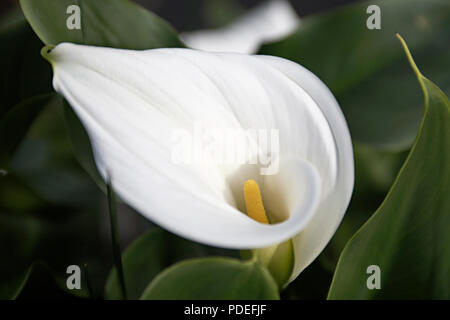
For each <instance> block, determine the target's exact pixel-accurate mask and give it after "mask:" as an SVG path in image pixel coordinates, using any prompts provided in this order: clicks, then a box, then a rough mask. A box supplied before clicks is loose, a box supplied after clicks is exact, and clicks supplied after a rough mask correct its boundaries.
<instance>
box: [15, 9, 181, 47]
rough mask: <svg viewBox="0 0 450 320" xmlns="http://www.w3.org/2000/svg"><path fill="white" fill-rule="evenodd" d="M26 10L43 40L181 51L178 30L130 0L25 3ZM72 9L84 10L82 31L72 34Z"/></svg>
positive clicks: (25, 12)
mask: <svg viewBox="0 0 450 320" xmlns="http://www.w3.org/2000/svg"><path fill="white" fill-rule="evenodd" d="M20 4H21V6H22V10H23V12H24V14H25V16H26V18H27V20H28V21H29V22H30V24H31V26H32V27H33V29H34V31H35V32H36V34H37V35H38V36H39V38H41V40H42V41H43V42H44V43H45V44H47V45H49V44H51V45H57V44H58V43H61V42H73V43H78V44H88V45H93V46H106V47H113V48H123V49H136V50H139V49H151V48H161V47H179V46H182V43H181V42H180V40H179V39H178V36H177V34H176V32H175V30H174V29H173V28H172V27H171V26H170V25H169V24H167V23H166V22H165V21H164V20H162V19H161V18H159V17H158V16H156V15H155V14H153V13H151V12H149V11H147V10H145V9H143V8H141V7H139V6H137V5H136V4H134V3H133V2H131V1H129V0H104V1H98V0H76V1H74V0H39V1H36V0H21V1H20ZM71 5H78V6H79V8H80V17H81V28H80V29H72V30H69V29H68V27H67V19H68V18H69V17H70V16H71V14H68V13H67V9H68V7H69V6H71Z"/></svg>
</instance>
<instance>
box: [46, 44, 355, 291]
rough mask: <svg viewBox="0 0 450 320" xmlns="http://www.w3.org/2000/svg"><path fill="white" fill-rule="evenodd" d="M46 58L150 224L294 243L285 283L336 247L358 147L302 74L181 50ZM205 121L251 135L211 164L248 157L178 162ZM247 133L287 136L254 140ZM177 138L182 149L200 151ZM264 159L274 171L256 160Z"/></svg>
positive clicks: (248, 242) (76, 50) (291, 66)
mask: <svg viewBox="0 0 450 320" xmlns="http://www.w3.org/2000/svg"><path fill="white" fill-rule="evenodd" d="M44 49H45V48H44ZM43 52H44V56H45V57H46V58H47V59H48V60H49V61H50V62H51V63H52V65H53V69H54V78H53V86H54V88H55V90H56V91H57V92H59V93H61V94H62V95H63V96H64V97H65V98H66V99H67V100H68V102H69V103H70V105H71V106H72V108H73V109H74V111H75V112H76V114H77V115H78V116H79V118H80V119H81V121H82V123H83V124H84V126H85V128H86V131H87V133H88V134H89V137H90V140H91V143H92V146H93V151H94V156H95V161H96V164H97V167H98V169H99V172H100V174H101V175H102V176H103V177H104V179H105V180H111V181H112V185H113V187H114V189H115V191H116V192H117V194H118V195H119V196H120V197H121V198H122V199H123V200H124V201H125V202H127V203H128V204H129V205H131V206H132V207H134V208H135V209H136V210H137V211H138V212H140V213H141V214H142V215H144V216H145V217H147V218H148V219H150V220H151V221H153V222H155V223H156V224H158V225H160V226H162V227H163V228H165V229H167V230H169V231H171V232H173V233H175V234H178V235H180V236H182V237H185V238H188V239H191V240H194V241H198V242H201V243H205V244H208V245H213V246H218V247H225V248H235V249H255V248H264V247H269V246H272V245H276V244H279V243H283V242H285V241H288V242H289V248H291V249H292V252H293V255H294V257H293V260H294V261H293V267H292V270H289V275H288V277H287V278H286V279H284V280H283V282H285V281H286V280H287V279H290V280H292V279H294V278H295V277H296V276H297V275H298V274H299V273H300V272H301V271H302V270H303V269H304V268H305V267H306V266H307V265H308V264H310V263H311V262H312V261H313V260H314V259H315V258H316V257H317V256H318V254H319V253H320V252H321V251H322V250H323V248H324V247H325V245H326V244H327V242H328V241H329V240H330V239H331V237H332V235H333V234H334V232H335V230H336V229H337V227H338V225H339V223H340V221H341V219H342V217H343V215H344V213H345V211H346V208H347V205H348V203H349V200H350V197H351V193H352V189H353V182H354V176H353V153H352V146H351V140H350V135H349V131H348V128H347V125H346V122H345V119H344V117H343V114H342V112H341V110H340V108H339V106H338V104H337V102H336V100H335V98H334V97H333V95H332V94H331V92H330V91H329V90H328V88H327V87H326V86H325V85H324V84H323V83H322V82H321V81H320V80H319V79H318V78H317V77H316V76H315V75H314V74H312V73H311V72H309V71H308V70H306V69H305V68H303V67H302V66H300V65H298V64H296V63H293V62H291V61H288V60H285V59H282V58H277V57H271V56H251V55H244V54H237V53H208V52H201V51H195V50H191V49H173V48H172V49H153V50H147V51H132V50H123V49H112V48H100V47H91V46H82V45H75V44H69V43H62V44H60V45H58V46H56V47H55V48H53V49H52V50H50V51H48V50H44V51H43ZM198 124H200V125H201V126H202V129H203V131H206V130H216V131H215V132H217V130H219V131H220V130H224V132H231V131H230V130H232V131H233V132H238V133H242V134H243V135H237V136H238V137H245V138H242V139H238V140H237V142H236V141H235V143H234V144H232V145H231V148H230V145H227V146H226V147H223V146H218V145H217V146H216V145H214V144H213V145H211V143H209V144H207V148H206V151H204V153H202V156H205V157H207V156H208V155H209V154H210V153H213V150H216V151H217V149H220V150H219V151H227V152H225V153H228V154H229V153H232V154H237V153H238V150H240V151H242V150H244V151H245V152H244V156H243V161H240V162H238V163H237V162H233V161H231V162H228V163H222V162H215V161H201V162H196V161H185V162H183V161H174V160H175V159H174V140H173V138H174V132H180V130H182V132H188V133H194V131H195V130H196V129H195V128H196V126H198ZM248 130H259V131H258V132H260V131H261V130H263V131H264V132H275V133H276V135H275V137H276V139H273V140H270V141H267V140H259V139H255V138H254V136H251V135H250V136H249V135H246V133H247V132H248ZM193 136H194V135H193ZM227 136H229V135H227ZM175 138H176V139H175V140H176V141H175V142H176V143H178V144H177V145H176V146H177V147H179V146H180V145H182V146H187V145H189V146H187V147H188V148H189V147H191V145H192V144H191V143H189V141H190V140H189V139H188V140H185V139H179V137H178V138H177V137H175ZM195 142H198V141H194V143H193V144H195ZM222 149H223V150H222ZM225 149H226V150H225ZM255 154H259V155H265V156H267V155H270V157H268V159H270V162H264V163H260V162H254V161H253V162H252V161H251V160H252V159H253V160H254V155H255ZM209 160H214V158H213V157H211V158H209ZM241 160H242V159H241ZM289 250H290V249H289Z"/></svg>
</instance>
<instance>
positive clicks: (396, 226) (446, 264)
mask: <svg viewBox="0 0 450 320" xmlns="http://www.w3.org/2000/svg"><path fill="white" fill-rule="evenodd" d="M409 57H410V56H409ZM410 59H411V62H412V58H410ZM415 71H416V73H417V76H418V79H419V82H420V84H421V86H422V89H423V92H424V95H425V114H424V118H423V120H422V123H421V127H420V131H419V134H418V136H417V139H416V141H415V143H414V146H413V148H412V150H411V152H410V154H409V156H408V158H407V160H406V162H405V163H404V165H403V167H402V169H401V170H400V173H399V175H398V177H397V179H396V181H395V183H394V185H393V186H392V188H391V190H390V191H389V194H388V195H387V197H386V199H385V200H384V202H383V204H382V205H381V207H380V208H379V209H378V210H377V211H376V212H375V213H374V215H373V216H372V217H371V218H370V219H369V220H368V222H367V223H366V224H365V225H364V226H363V227H362V228H361V229H360V230H359V231H358V232H357V233H356V234H355V236H354V237H353V238H352V239H351V240H350V241H349V243H348V244H347V245H346V247H345V249H344V251H343V253H342V255H341V257H340V260H339V263H338V266H337V269H336V272H335V275H334V279H333V283H332V286H331V288H330V292H329V298H330V299H381V298H382V299H389V298H414V299H417V298H437V299H449V298H450V277H449V270H450V246H449V245H448V244H449V243H450V233H449V227H450V198H449V197H448V191H449V190H450V166H449V163H450V103H449V100H448V98H447V96H446V95H445V94H444V93H443V92H442V91H441V90H440V89H439V88H438V87H437V86H436V85H435V84H433V83H432V82H431V81H430V80H428V79H426V78H425V77H423V76H422V75H421V74H420V72H419V71H418V70H417V68H416V67H415ZM405 94H406V93H405ZM370 265H377V266H379V267H380V270H381V289H372V290H370V289H368V287H367V285H366V281H367V278H368V277H369V275H368V274H367V273H366V272H367V268H368V266H370Z"/></svg>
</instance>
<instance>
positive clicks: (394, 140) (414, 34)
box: [260, 0, 450, 150]
mask: <svg viewBox="0 0 450 320" xmlns="http://www.w3.org/2000/svg"><path fill="white" fill-rule="evenodd" d="M369 5H378V6H379V7H380V9H381V29H380V30H369V29H368V28H366V19H367V18H368V17H369V15H368V14H366V9H367V7H368V6H369ZM396 32H399V33H400V34H402V35H404V36H405V38H407V39H408V42H409V45H410V47H411V48H412V49H413V50H414V52H416V58H417V61H418V63H419V64H420V65H421V66H422V70H423V71H424V72H425V73H426V74H429V75H430V76H431V77H432V78H433V79H435V81H437V83H438V85H439V86H440V87H441V88H442V89H443V90H444V92H445V91H446V92H447V93H448V92H450V78H449V77H448V70H449V69H450V46H449V43H448V34H449V32H450V5H449V4H448V1H446V0H390V1H384V0H381V1H380V0H378V1H366V2H359V3H356V4H352V5H349V6H346V7H343V8H340V9H338V10H334V11H331V12H327V13H325V14H320V15H314V16H310V17H306V18H304V19H303V20H302V24H301V26H300V27H299V29H298V30H297V31H296V32H295V33H294V34H293V35H292V36H290V37H288V38H287V39H285V40H282V41H280V42H277V43H273V44H269V45H266V46H264V47H263V48H262V49H261V51H260V52H261V53H264V54H273V55H279V56H282V57H286V58H288V59H291V60H294V61H296V62H298V63H300V64H302V65H303V66H305V67H306V68H308V69H310V70H311V71H312V72H314V73H315V74H316V75H318V76H319V77H320V78H321V79H322V80H323V81H324V82H325V83H326V84H327V85H328V86H329V87H330V89H331V90H332V91H333V93H334V94H335V95H336V96H337V98H338V100H339V102H340V105H341V107H342V109H343V111H344V113H345V116H346V118H347V121H348V124H349V127H350V131H351V133H352V137H353V139H354V140H355V141H358V142H363V143H367V144H371V145H373V146H376V147H382V148H386V149H391V150H401V149H402V150H404V149H407V148H409V147H410V146H411V144H412V142H413V140H414V137H415V136H416V133H417V129H418V127H419V123H420V119H421V116H422V113H423V110H422V106H421V104H420V103H419V102H418V101H420V99H419V98H420V93H419V92H417V90H415V89H416V83H415V81H414V79H412V78H411V77H410V70H409V68H408V64H407V63H406V61H404V59H402V52H401V49H400V48H399V46H398V45H397V44H396V39H395V33H396ZM430 57H433V58H432V59H431V58H430Z"/></svg>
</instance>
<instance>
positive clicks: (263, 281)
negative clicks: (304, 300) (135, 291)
mask: <svg viewBox="0 0 450 320" xmlns="http://www.w3.org/2000/svg"><path fill="white" fill-rule="evenodd" d="M141 299H144V300H153V299H157V300H164V299H177V300H182V299H194V300H197V299H200V300H205V299H207V300H217V299H250V300H263V299H279V295H278V287H277V284H276V282H275V280H274V279H273V278H272V277H271V276H270V274H269V271H267V269H265V268H264V267H262V266H261V265H260V264H258V263H255V262H252V261H244V262H243V261H239V260H236V259H230V258H201V259H192V260H186V261H183V262H180V263H178V264H175V265H173V266H172V267H170V268H168V269H166V270H165V271H163V272H162V273H160V274H159V275H158V276H157V277H156V278H155V279H154V280H153V281H152V282H151V283H150V284H149V286H148V287H147V288H146V289H145V291H144V293H143V295H142V297H141Z"/></svg>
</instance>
